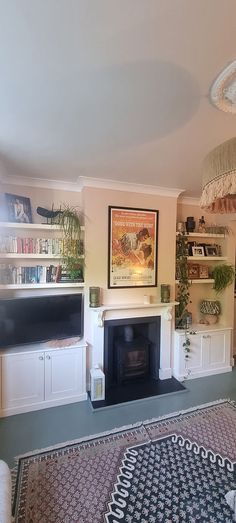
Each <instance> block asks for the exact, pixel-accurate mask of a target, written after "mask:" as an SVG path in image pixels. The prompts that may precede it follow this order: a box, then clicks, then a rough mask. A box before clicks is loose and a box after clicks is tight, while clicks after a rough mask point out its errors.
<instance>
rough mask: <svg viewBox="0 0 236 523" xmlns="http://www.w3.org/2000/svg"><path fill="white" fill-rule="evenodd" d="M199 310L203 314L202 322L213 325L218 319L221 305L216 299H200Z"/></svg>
mask: <svg viewBox="0 0 236 523" xmlns="http://www.w3.org/2000/svg"><path fill="white" fill-rule="evenodd" d="M200 312H201V313H202V314H203V315H204V318H203V322H204V323H205V324H206V325H214V324H215V323H217V321H218V316H219V314H220V313H221V305H220V302H219V301H217V300H207V299H205V300H202V301H201V303H200Z"/></svg>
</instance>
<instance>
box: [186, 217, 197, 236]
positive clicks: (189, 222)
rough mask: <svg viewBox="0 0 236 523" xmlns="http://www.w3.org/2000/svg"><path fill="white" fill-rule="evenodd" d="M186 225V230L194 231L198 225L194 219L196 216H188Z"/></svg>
mask: <svg viewBox="0 0 236 523" xmlns="http://www.w3.org/2000/svg"><path fill="white" fill-rule="evenodd" d="M185 225H186V231H187V232H194V230H195V226H196V222H195V220H194V217H193V216H188V217H187V220H186V222H185Z"/></svg>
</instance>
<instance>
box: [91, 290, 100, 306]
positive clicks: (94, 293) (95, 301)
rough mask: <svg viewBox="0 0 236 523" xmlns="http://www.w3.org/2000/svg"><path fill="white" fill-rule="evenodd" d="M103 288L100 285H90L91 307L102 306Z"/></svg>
mask: <svg viewBox="0 0 236 523" xmlns="http://www.w3.org/2000/svg"><path fill="white" fill-rule="evenodd" d="M100 305H101V289H100V287H89V307H95V308H96V307H100Z"/></svg>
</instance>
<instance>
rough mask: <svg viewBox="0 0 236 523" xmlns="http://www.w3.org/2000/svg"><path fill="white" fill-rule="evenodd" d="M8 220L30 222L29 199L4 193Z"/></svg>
mask: <svg viewBox="0 0 236 523" xmlns="http://www.w3.org/2000/svg"><path fill="white" fill-rule="evenodd" d="M5 198H6V204H7V214H8V221H9V222H17V223H32V212H31V205H30V199H29V198H26V197H25V196H17V195H16V194H9V193H5Z"/></svg>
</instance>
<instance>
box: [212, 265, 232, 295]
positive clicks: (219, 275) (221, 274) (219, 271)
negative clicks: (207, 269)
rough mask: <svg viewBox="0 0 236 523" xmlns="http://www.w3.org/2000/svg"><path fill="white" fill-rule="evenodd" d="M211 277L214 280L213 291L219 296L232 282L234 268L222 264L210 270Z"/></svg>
mask: <svg viewBox="0 0 236 523" xmlns="http://www.w3.org/2000/svg"><path fill="white" fill-rule="evenodd" d="M211 276H212V278H213V279H214V285H213V289H214V290H215V291H216V293H217V294H219V293H221V292H222V291H223V290H224V289H226V287H228V286H229V285H231V284H232V283H233V282H234V280H235V268H234V267H233V266H232V265H227V264H226V263H222V264H221V265H216V266H215V267H214V268H213V269H212V271H211Z"/></svg>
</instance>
